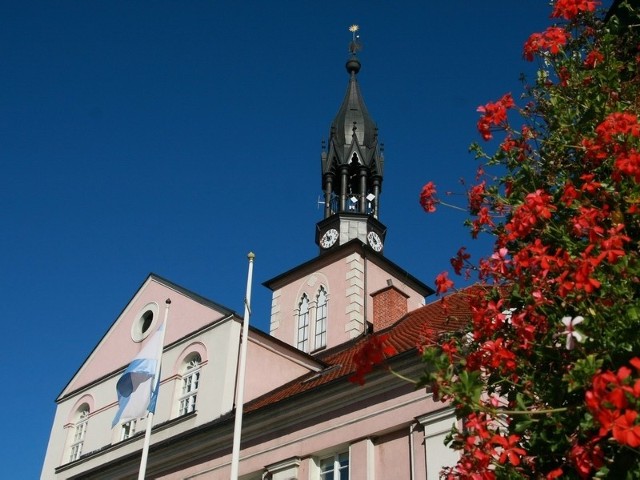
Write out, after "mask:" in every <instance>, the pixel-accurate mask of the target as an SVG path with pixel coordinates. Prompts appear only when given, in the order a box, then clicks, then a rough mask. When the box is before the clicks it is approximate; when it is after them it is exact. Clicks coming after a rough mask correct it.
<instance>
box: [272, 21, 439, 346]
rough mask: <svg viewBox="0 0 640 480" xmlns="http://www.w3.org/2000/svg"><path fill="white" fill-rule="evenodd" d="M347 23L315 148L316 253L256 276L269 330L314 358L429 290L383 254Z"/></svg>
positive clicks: (374, 154)
mask: <svg viewBox="0 0 640 480" xmlns="http://www.w3.org/2000/svg"><path fill="white" fill-rule="evenodd" d="M350 30H351V32H352V33H353V40H352V42H351V44H350V48H349V50H350V52H349V53H350V55H349V59H348V60H347V65H346V67H347V73H348V74H349V84H348V86H347V92H346V95H345V97H344V100H343V101H342V104H341V105H340V109H339V110H338V113H337V114H336V116H335V118H334V120H333V122H332V123H331V128H330V131H329V139H328V142H327V143H326V144H324V145H323V149H322V150H323V151H322V157H321V166H322V189H323V191H324V218H323V219H322V220H320V221H319V222H318V223H317V224H316V236H315V240H316V244H317V245H318V247H319V248H320V254H319V255H317V256H316V257H315V258H313V259H311V260H309V261H307V262H304V263H302V264H300V265H298V266H296V267H294V268H292V269H291V270H288V271H286V272H284V273H282V274H280V275H278V276H277V277H275V278H272V279H271V280H268V281H266V282H265V283H264V285H265V286H266V287H267V288H269V289H270V290H271V291H272V292H273V296H272V301H271V324H270V329H269V330H270V333H271V335H272V336H273V337H275V338H277V339H279V340H281V341H283V342H285V343H287V344H289V345H292V346H294V347H296V348H298V349H299V350H302V351H303V352H307V353H310V354H312V355H318V356H319V357H320V358H322V356H323V355H329V354H330V352H332V351H334V350H333V349H334V348H342V346H343V345H344V344H345V342H348V341H350V340H352V339H355V338H357V337H359V336H361V335H368V334H369V333H370V332H372V331H373V332H376V331H380V330H382V329H384V328H386V327H388V326H390V325H393V323H394V322H396V321H398V320H399V319H400V318H401V317H402V316H403V315H404V314H406V313H407V312H410V311H411V310H414V309H416V308H419V307H421V306H422V305H423V304H424V298H425V296H427V295H430V294H431V293H433V290H432V289H431V288H429V286H427V285H425V284H424V283H422V282H421V281H420V280H419V279H417V278H415V277H414V276H413V275H411V274H410V273H409V272H407V271H406V270H404V269H402V268H401V267H400V266H398V265H396V264H395V263H393V262H392V261H391V260H389V258H388V257H387V256H386V255H383V250H384V240H385V234H386V231H387V228H386V227H385V226H384V225H383V224H382V223H381V222H380V220H379V219H378V214H379V212H380V193H381V192H382V167H383V163H384V161H383V156H382V146H381V145H380V144H379V142H378V129H377V128H376V124H375V122H374V121H373V118H371V115H369V111H368V110H367V107H366V106H365V103H364V100H363V98H362V94H361V93H360V87H359V85H358V79H357V75H358V72H359V71H360V60H358V58H357V56H356V53H357V51H358V47H359V46H358V42H357V37H356V36H355V33H356V31H357V27H356V26H355V25H354V26H352V27H351V28H350Z"/></svg>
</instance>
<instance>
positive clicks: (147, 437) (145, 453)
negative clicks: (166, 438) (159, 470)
mask: <svg viewBox="0 0 640 480" xmlns="http://www.w3.org/2000/svg"><path fill="white" fill-rule="evenodd" d="M165 303H166V307H165V309H164V323H163V324H162V335H160V337H161V340H160V346H159V347H158V348H159V349H160V351H159V352H158V355H157V356H156V358H157V359H158V362H157V363H156V372H155V375H154V376H153V381H154V382H155V385H154V388H157V389H158V390H160V364H161V363H162V351H163V350H164V336H165V334H166V332H167V319H168V318H169V305H171V299H170V298H167V301H166V302H165ZM157 393H159V392H156V398H157ZM152 425H153V412H148V413H147V428H146V431H145V432H144V444H143V445H142V459H141V460H140V470H139V471H138V480H144V476H145V474H146V473H147V458H148V457H149V444H150V443H151V426H152Z"/></svg>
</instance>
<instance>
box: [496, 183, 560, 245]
mask: <svg viewBox="0 0 640 480" xmlns="http://www.w3.org/2000/svg"><path fill="white" fill-rule="evenodd" d="M555 210H556V207H555V206H554V204H553V198H552V196H551V195H550V194H548V193H547V192H545V191H544V190H542V189H538V190H536V191H535V192H533V193H530V194H528V195H527V196H526V197H525V200H524V203H523V204H522V205H520V206H519V207H518V208H516V210H515V211H514V212H513V216H512V217H511V220H510V221H509V223H507V225H505V229H506V230H507V232H508V234H507V240H509V241H513V240H516V239H522V238H524V237H526V236H527V235H528V234H529V233H531V231H532V230H533V228H534V227H535V226H536V224H538V222H539V221H544V220H548V219H550V218H551V214H552V212H553V211H555Z"/></svg>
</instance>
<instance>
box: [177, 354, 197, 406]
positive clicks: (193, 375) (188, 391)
mask: <svg viewBox="0 0 640 480" xmlns="http://www.w3.org/2000/svg"><path fill="white" fill-rule="evenodd" d="M201 364H202V358H201V357H200V354H199V353H194V354H193V355H189V356H188V357H187V358H186V361H185V365H184V370H183V374H182V388H181V390H180V399H179V402H180V403H179V406H178V414H179V415H186V414H187V413H191V412H193V411H195V409H196V401H197V399H198V386H199V385H200V366H201Z"/></svg>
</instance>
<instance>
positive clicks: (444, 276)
mask: <svg viewBox="0 0 640 480" xmlns="http://www.w3.org/2000/svg"><path fill="white" fill-rule="evenodd" d="M451 287H453V282H452V281H451V280H450V279H449V274H448V273H447V272H442V273H441V274H439V275H438V276H437V277H436V293H437V294H438V295H440V294H442V293H446V292H447V290H449V289H450V288H451Z"/></svg>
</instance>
